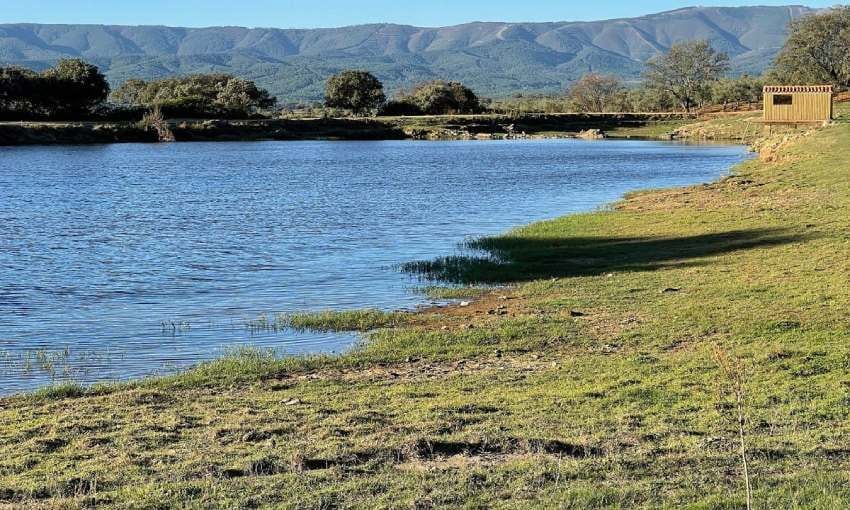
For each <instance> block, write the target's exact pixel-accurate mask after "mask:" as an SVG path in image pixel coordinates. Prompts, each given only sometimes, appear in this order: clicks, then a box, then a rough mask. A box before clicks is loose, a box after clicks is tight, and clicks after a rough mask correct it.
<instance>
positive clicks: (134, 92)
mask: <svg viewBox="0 0 850 510" xmlns="http://www.w3.org/2000/svg"><path fill="white" fill-rule="evenodd" d="M147 87H148V82H146V81H145V80H140V79H138V78H131V79H129V80H127V81H125V82H124V83H122V84H121V86H120V87H118V88H117V89H115V90H114V91H113V92H112V96H111V98H112V100H113V101H115V102H116V103H120V104H127V105H141V104H142V94H144V93H145V90H146V89H147Z"/></svg>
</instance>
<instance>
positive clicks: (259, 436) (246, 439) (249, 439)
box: [242, 430, 269, 443]
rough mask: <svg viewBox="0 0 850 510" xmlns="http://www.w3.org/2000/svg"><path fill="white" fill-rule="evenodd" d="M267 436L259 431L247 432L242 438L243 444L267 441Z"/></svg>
mask: <svg viewBox="0 0 850 510" xmlns="http://www.w3.org/2000/svg"><path fill="white" fill-rule="evenodd" d="M268 437H269V435H268V434H266V433H265V432H260V431H259V430H249V431H248V432H246V433H245V434H244V435H243V436H242V442H243V443H258V442H260V441H263V440H265V439H268Z"/></svg>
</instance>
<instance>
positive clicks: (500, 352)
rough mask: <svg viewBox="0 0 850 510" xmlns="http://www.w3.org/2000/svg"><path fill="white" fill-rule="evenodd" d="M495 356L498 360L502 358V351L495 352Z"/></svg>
mask: <svg viewBox="0 0 850 510" xmlns="http://www.w3.org/2000/svg"><path fill="white" fill-rule="evenodd" d="M493 354H495V355H496V357H497V358H501V357H502V351H501V350H499V349H496V350H495V351H493Z"/></svg>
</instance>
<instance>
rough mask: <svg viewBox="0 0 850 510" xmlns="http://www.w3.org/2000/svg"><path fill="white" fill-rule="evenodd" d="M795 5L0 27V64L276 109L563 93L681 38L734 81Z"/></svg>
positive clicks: (763, 55) (634, 68)
mask: <svg viewBox="0 0 850 510" xmlns="http://www.w3.org/2000/svg"><path fill="white" fill-rule="evenodd" d="M812 12H813V9H810V8H808V7H801V6H788V7H710V8H708V7H690V8H685V9H679V10H675V11H669V12H663V13H659V14H653V15H649V16H642V17H639V18H630V19H616V20H607V21H595V22H557V23H469V24H465V25H458V26H452V27H444V28H418V27H412V26H404V25H391V24H379V25H360V26H352V27H344V28H330V29H310V30H306V29H303V30H302V29H272V28H253V29H249V28H239V27H215V28H171V27H161V26H140V27H131V26H104V25H38V24H14V25H12V24H9V25H0V63H3V64H20V65H25V66H29V67H33V68H43V67H47V66H49V65H50V64H51V63H52V62H54V61H55V60H56V59H59V58H62V57H81V58H85V59H87V60H89V61H91V62H94V63H96V64H98V65H99V66H100V67H101V68H102V69H103V70H104V71H105V72H106V73H107V75H108V77H109V79H110V80H111V81H112V82H113V83H114V84H117V83H120V82H122V81H124V80H125V79H127V78H130V77H142V78H159V77H164V76H168V75H173V74H186V73H195V72H213V71H215V72H229V73H234V74H237V75H240V76H243V77H247V78H250V79H253V80H256V81H257V82H258V83H259V84H261V85H262V86H264V87H266V88H268V89H269V90H270V91H272V92H273V93H274V94H275V95H277V96H278V97H279V98H280V99H281V100H283V101H302V100H315V99H319V98H321V96H322V88H323V83H324V80H325V79H326V78H327V76H328V75H330V74H332V73H333V72H336V71H338V70H340V69H343V68H363V69H369V70H371V71H372V72H374V73H376V74H377V75H378V76H379V77H380V78H381V79H382V80H383V81H384V82H385V84H386V85H387V88H388V89H389V90H390V91H391V92H393V91H396V90H399V89H401V88H403V87H409V86H411V85H413V84H415V83H417V82H420V81H423V80H427V79H433V78H446V79H457V80H461V81H463V82H465V83H467V84H468V85H470V86H471V87H472V88H473V89H475V90H476V91H478V92H479V93H480V94H482V95H486V96H505V95H508V94H512V93H516V92H525V93H548V92H557V91H561V90H563V89H564V88H565V87H567V86H568V85H569V83H570V82H571V81H573V80H575V79H576V78H578V77H580V76H581V75H582V74H584V73H587V72H589V71H598V72H603V73H615V74H618V75H620V76H622V77H624V78H626V79H636V78H638V77H639V76H640V73H641V71H642V68H643V64H644V62H646V60H648V59H650V58H652V57H653V56H655V55H657V54H659V53H660V52H663V51H665V50H666V49H667V48H669V47H670V45H671V44H673V43H675V42H678V41H682V40H686V39H708V40H710V41H711V42H712V44H713V45H714V47H715V48H717V49H718V50H722V51H724V52H726V53H728V54H729V55H730V56H731V57H732V67H733V69H734V70H735V71H736V72H739V73H740V72H751V73H757V72H760V71H762V70H763V69H764V68H765V67H766V66H767V65H769V64H770V62H771V60H772V59H773V57H774V56H775V55H776V53H777V51H778V50H779V48H781V46H782V44H783V42H784V41H785V37H786V35H787V31H786V27H787V25H788V22H789V21H791V20H792V19H794V18H797V17H799V16H803V15H806V14H809V13H812Z"/></svg>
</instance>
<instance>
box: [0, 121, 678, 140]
mask: <svg viewBox="0 0 850 510" xmlns="http://www.w3.org/2000/svg"><path fill="white" fill-rule="evenodd" d="M692 118H693V116H691V115H687V114H533V115H532V114H529V115H521V116H508V115H461V116H422V117H379V118H340V119H330V118H328V119H323V118H315V119H269V120H193V119H186V120H170V121H168V127H169V129H170V130H171V131H172V132H173V134H174V140H175V141H177V142H197V141H256V140H405V139H413V140H471V139H507V138H541V137H556V136H558V137H569V136H577V135H578V134H579V133H581V132H583V131H596V130H599V131H602V132H607V131H610V130H622V129H626V130H629V129H645V128H647V127H649V126H654V125H661V124H663V123H669V122H671V121H672V122H675V121H686V120H689V119H692ZM159 141H160V136H159V133H158V132H157V131H156V129H154V128H153V127H142V126H140V125H139V124H138V123H135V122H84V121H81V122H2V123H0V146H3V145H5V146H14V145H59V144H67V145H77V144H79V145H83V144H102V143H156V142H159Z"/></svg>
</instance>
